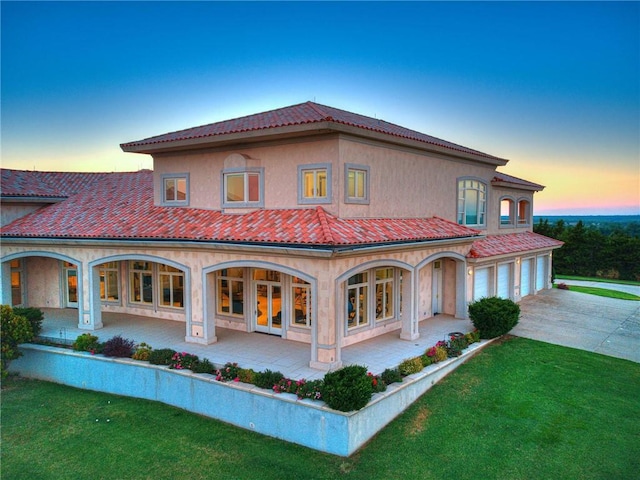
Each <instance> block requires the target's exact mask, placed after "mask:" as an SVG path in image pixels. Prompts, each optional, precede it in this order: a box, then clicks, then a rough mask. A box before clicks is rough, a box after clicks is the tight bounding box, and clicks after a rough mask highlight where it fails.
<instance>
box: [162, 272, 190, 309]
mask: <svg viewBox="0 0 640 480" xmlns="http://www.w3.org/2000/svg"><path fill="white" fill-rule="evenodd" d="M158 280H159V284H160V292H161V294H160V305H161V306H163V307H174V308H182V307H184V273H183V272H182V270H178V269H177V268H175V267H171V266H169V265H164V264H160V265H158Z"/></svg>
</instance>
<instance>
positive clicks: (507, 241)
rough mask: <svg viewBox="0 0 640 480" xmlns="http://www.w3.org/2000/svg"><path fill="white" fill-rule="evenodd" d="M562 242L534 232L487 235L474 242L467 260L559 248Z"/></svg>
mask: <svg viewBox="0 0 640 480" xmlns="http://www.w3.org/2000/svg"><path fill="white" fill-rule="evenodd" d="M563 244H564V242H561V241H560V240H555V239H553V238H549V237H545V236H544V235H540V234H537V233H534V232H522V233H508V234H504V235H487V236H486V237H485V238H481V239H478V240H475V241H474V242H473V246H472V247H471V251H470V252H469V254H468V255H467V257H468V258H486V257H493V256H496V255H510V254H514V253H518V252H528V251H531V250H540V249H549V248H558V247H561V246H562V245H563Z"/></svg>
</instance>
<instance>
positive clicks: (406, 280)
mask: <svg viewBox="0 0 640 480" xmlns="http://www.w3.org/2000/svg"><path fill="white" fill-rule="evenodd" d="M417 275H418V270H417V269H414V271H413V272H409V271H406V270H405V271H404V276H403V278H402V330H401V331H400V338H401V339H402V340H415V339H417V338H419V337H420V328H419V323H418V312H419V311H420V310H419V307H418V292H417V288H418V282H417V281H416V280H415V279H416V278H417Z"/></svg>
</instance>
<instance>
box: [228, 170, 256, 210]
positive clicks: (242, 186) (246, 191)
mask: <svg viewBox="0 0 640 480" xmlns="http://www.w3.org/2000/svg"><path fill="white" fill-rule="evenodd" d="M222 183H223V185H222V191H223V202H222V204H223V206H224V207H227V208H229V207H262V206H264V179H263V169H262V168H251V169H246V170H245V169H228V170H225V171H223V173H222Z"/></svg>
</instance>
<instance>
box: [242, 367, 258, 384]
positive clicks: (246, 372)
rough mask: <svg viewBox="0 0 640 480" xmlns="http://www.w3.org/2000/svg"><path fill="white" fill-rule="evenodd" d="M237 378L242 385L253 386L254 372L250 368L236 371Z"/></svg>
mask: <svg viewBox="0 0 640 480" xmlns="http://www.w3.org/2000/svg"><path fill="white" fill-rule="evenodd" d="M238 378H239V379H240V381H241V382H242V383H251V384H254V385H255V379H256V372H255V371H254V370H252V369H251V368H241V369H240V370H239V371H238Z"/></svg>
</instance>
